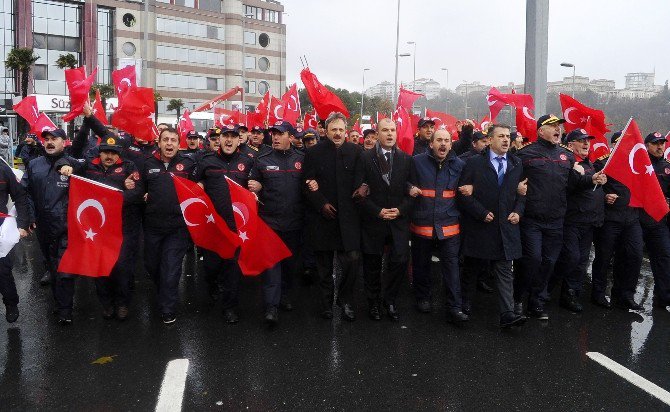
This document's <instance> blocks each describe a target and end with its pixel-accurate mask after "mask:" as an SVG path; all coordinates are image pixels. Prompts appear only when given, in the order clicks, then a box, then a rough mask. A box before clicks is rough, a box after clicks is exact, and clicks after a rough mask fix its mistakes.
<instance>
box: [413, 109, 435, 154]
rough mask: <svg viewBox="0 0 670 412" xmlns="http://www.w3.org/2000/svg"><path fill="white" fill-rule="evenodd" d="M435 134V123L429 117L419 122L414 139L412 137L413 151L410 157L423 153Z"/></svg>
mask: <svg viewBox="0 0 670 412" xmlns="http://www.w3.org/2000/svg"><path fill="white" fill-rule="evenodd" d="M434 133H435V122H434V121H433V119H431V118H430V117H424V118H422V119H421V120H419V125H418V130H417V133H416V137H414V151H413V152H412V156H416V155H418V154H422V153H425V152H426V150H428V146H429V145H430V141H431V139H432V138H433V134H434Z"/></svg>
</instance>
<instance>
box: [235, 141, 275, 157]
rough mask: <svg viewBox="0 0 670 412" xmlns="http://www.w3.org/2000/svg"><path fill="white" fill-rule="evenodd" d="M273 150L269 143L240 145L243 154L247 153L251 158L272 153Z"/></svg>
mask: <svg viewBox="0 0 670 412" xmlns="http://www.w3.org/2000/svg"><path fill="white" fill-rule="evenodd" d="M271 151H272V148H271V147H270V146H268V145H265V144H261V145H260V146H259V147H254V146H252V145H250V144H248V143H247V144H244V145H240V152H241V153H242V154H245V155H247V156H249V157H251V158H255V157H258V156H260V155H263V154H266V153H270V152H271Z"/></svg>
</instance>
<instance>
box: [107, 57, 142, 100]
mask: <svg viewBox="0 0 670 412" xmlns="http://www.w3.org/2000/svg"><path fill="white" fill-rule="evenodd" d="M112 83H114V90H116V95H117V96H118V98H119V104H121V100H123V97H124V96H125V95H126V93H127V92H129V91H130V89H132V88H134V87H137V73H136V72H135V66H126V67H123V68H121V69H118V70H114V71H112Z"/></svg>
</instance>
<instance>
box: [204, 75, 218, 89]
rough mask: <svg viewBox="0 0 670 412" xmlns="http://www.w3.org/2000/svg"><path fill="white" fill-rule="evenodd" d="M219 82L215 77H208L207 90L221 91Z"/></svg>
mask: <svg viewBox="0 0 670 412" xmlns="http://www.w3.org/2000/svg"><path fill="white" fill-rule="evenodd" d="M217 80H218V79H215V78H213V77H208V78H207V90H219V89H218V81H217Z"/></svg>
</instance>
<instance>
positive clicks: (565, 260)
mask: <svg viewBox="0 0 670 412" xmlns="http://www.w3.org/2000/svg"><path fill="white" fill-rule="evenodd" d="M591 139H593V136H589V135H588V133H587V132H586V131H585V130H583V129H575V130H573V131H571V132H570V133H568V135H567V137H566V142H567V144H568V148H569V149H570V150H571V151H572V153H573V154H574V156H575V160H576V161H577V164H579V165H580V166H581V167H583V168H584V175H586V176H592V175H593V174H594V173H595V168H594V167H593V164H592V163H591V162H590V161H589V157H588V154H589V146H590V140H591ZM604 218H605V194H604V193H603V189H602V186H597V187H596V188H595V190H594V189H593V187H586V188H582V189H577V188H568V207H567V211H566V213H565V220H564V222H563V248H562V249H561V254H560V255H559V257H558V260H557V261H556V266H555V268H554V274H553V276H552V277H551V278H550V279H549V285H548V288H547V289H548V293H551V291H552V290H553V289H554V288H555V287H560V288H561V298H560V300H559V305H560V306H561V307H563V308H566V309H568V310H570V311H572V312H581V311H582V309H583V307H582V305H581V303H580V302H579V298H580V297H581V292H582V284H583V283H584V278H585V277H586V269H587V267H588V264H589V254H590V253H591V244H592V243H593V233H594V230H595V229H596V228H598V227H600V226H602V224H603V219H604Z"/></svg>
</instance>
